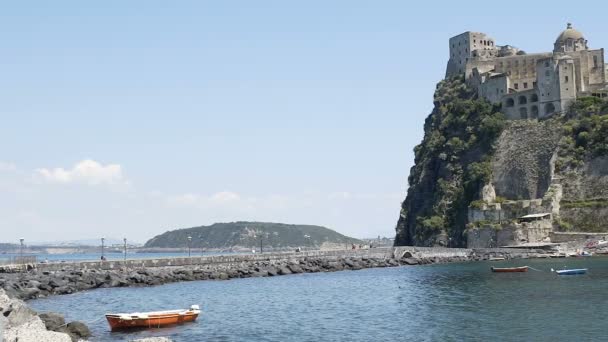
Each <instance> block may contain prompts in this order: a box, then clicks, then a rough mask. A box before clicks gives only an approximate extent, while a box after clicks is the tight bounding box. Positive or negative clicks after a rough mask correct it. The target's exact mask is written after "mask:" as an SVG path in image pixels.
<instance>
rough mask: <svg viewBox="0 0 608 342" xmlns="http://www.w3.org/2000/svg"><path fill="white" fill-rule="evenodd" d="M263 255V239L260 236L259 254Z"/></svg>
mask: <svg viewBox="0 0 608 342" xmlns="http://www.w3.org/2000/svg"><path fill="white" fill-rule="evenodd" d="M261 253H264V238H263V237H261V236H260V254H261Z"/></svg>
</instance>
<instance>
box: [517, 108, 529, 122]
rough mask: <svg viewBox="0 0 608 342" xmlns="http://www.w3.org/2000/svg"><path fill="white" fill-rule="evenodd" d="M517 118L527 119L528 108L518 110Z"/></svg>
mask: <svg viewBox="0 0 608 342" xmlns="http://www.w3.org/2000/svg"><path fill="white" fill-rule="evenodd" d="M519 117H520V118H521V119H527V118H528V108H526V107H521V108H519Z"/></svg>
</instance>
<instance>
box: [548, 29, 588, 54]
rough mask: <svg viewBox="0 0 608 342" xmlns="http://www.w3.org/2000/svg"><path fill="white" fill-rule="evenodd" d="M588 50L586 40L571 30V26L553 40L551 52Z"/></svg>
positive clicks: (580, 34)
mask: <svg viewBox="0 0 608 342" xmlns="http://www.w3.org/2000/svg"><path fill="white" fill-rule="evenodd" d="M581 50H588V47H587V40H586V39H585V37H584V36H583V34H582V33H581V32H580V31H577V30H575V29H574V28H572V24H570V23H568V26H567V27H566V29H565V30H564V31H562V33H560V34H559V36H558V37H557V39H556V40H555V44H554V48H553V52H566V53H567V52H573V51H581Z"/></svg>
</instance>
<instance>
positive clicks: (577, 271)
mask: <svg viewBox="0 0 608 342" xmlns="http://www.w3.org/2000/svg"><path fill="white" fill-rule="evenodd" d="M555 273H557V274H558V275H575V274H585V273H587V269H586V268H573V269H569V270H556V271H555Z"/></svg>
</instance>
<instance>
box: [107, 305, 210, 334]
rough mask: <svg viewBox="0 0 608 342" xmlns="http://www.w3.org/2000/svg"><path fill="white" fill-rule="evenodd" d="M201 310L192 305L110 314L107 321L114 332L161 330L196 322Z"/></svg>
mask: <svg viewBox="0 0 608 342" xmlns="http://www.w3.org/2000/svg"><path fill="white" fill-rule="evenodd" d="M200 313H201V310H200V308H199V306H198V305H192V306H190V308H189V309H182V310H167V311H151V312H134V313H109V314H106V319H107V320H108V323H109V324H110V328H111V329H112V330H118V329H129V328H160V327H163V326H167V325H174V324H180V323H185V322H194V321H195V320H196V318H197V317H198V315H199V314H200Z"/></svg>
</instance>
